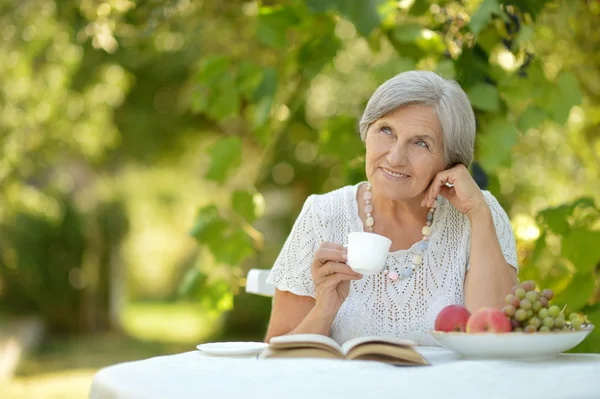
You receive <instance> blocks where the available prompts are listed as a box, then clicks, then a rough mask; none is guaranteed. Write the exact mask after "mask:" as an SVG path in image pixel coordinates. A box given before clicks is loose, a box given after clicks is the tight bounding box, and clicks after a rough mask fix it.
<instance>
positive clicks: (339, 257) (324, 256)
mask: <svg viewBox="0 0 600 399" xmlns="http://www.w3.org/2000/svg"><path fill="white" fill-rule="evenodd" d="M346 254H347V252H346V248H344V247H342V246H341V245H340V246H339V247H338V248H319V249H318V250H317V253H316V259H317V260H318V262H319V263H320V264H321V265H324V264H325V263H327V262H330V261H334V262H340V263H344V262H346V261H347V260H348V256H347V255H346Z"/></svg>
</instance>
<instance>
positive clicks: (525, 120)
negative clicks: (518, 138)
mask: <svg viewBox="0 0 600 399" xmlns="http://www.w3.org/2000/svg"><path fill="white" fill-rule="evenodd" d="M545 120H546V113H545V112H544V110H542V109H541V108H539V107H536V106H534V105H532V106H530V107H528V108H527V109H526V110H525V112H523V114H521V116H520V117H519V129H520V130H521V131H523V132H526V131H527V130H529V129H533V128H536V127H539V126H540V125H541V124H542V123H543V122H544V121H545Z"/></svg>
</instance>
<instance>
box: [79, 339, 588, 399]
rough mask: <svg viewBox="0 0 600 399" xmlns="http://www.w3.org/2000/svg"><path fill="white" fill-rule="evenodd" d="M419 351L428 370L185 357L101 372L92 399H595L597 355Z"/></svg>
mask: <svg viewBox="0 0 600 399" xmlns="http://www.w3.org/2000/svg"><path fill="white" fill-rule="evenodd" d="M419 350H420V351H421V353H423V354H424V355H425V357H426V358H427V359H428V360H429V361H430V362H431V363H432V366H424V367H410V368H409V367H394V366H389V365H386V364H381V363H375V362H363V361H344V360H320V359H270V360H257V359H256V358H253V357H246V358H224V357H210V356H207V355H205V354H203V353H201V352H199V351H194V352H186V353H182V354H179V355H173V356H162V357H155V358H151V359H147V360H142V361H136V362H130V363H123V364H118V365H115V366H111V367H107V368H105V369H102V370H100V371H99V372H98V373H97V374H96V376H95V377H94V381H93V384H92V388H91V392H90V398H92V399H117V398H118V399H125V398H148V399H153V398H157V399H158V398H160V399H186V398H211V399H213V398H214V399H221V398H226V399H229V398H261V399H262V398H265V399H267V398H273V399H288V398H303V399H309V398H310V399H312V398H328V399H329V398H344V399H348V398H365V399H366V398H378V399H387V398H405V399H410V398H419V399H423V398H461V399H468V398H478V399H479V398H486V399H494V398H502V399H518V398H523V399H534V398H540V399H551V398H557V399H558V398H560V399H564V398H578V399H581V398H590V399H591V398H594V399H598V398H600V355H591V354H589V355H587V354H561V355H560V356H559V357H557V358H555V359H553V360H546V361H539V362H519V361H506V360H464V359H458V358H457V357H455V356H454V355H453V354H452V353H451V352H448V351H446V350H443V349H440V348H419Z"/></svg>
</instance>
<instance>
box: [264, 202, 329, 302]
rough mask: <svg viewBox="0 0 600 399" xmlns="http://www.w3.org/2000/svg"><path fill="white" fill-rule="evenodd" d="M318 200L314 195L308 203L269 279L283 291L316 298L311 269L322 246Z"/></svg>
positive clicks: (305, 204)
mask: <svg viewBox="0 0 600 399" xmlns="http://www.w3.org/2000/svg"><path fill="white" fill-rule="evenodd" d="M314 200H315V196H314V195H311V196H309V197H308V198H307V200H306V201H305V202H304V205H303V207H302V211H300V215H298V218H297V219H296V222H295V223H294V226H293V227H292V231H291V233H290V235H289V236H288V238H287V240H286V241H285V243H284V245H283V248H282V249H281V252H280V253H279V256H278V257H277V260H276V261H275V264H274V265H273V268H272V270H271V273H270V274H269V277H268V278H267V283H269V284H273V285H275V286H276V287H277V289H279V290H281V291H289V292H291V293H293V294H296V295H301V296H311V297H313V298H314V297H315V285H314V282H313V280H312V276H311V270H310V268H311V265H312V262H313V258H314V254H315V252H316V250H317V248H318V247H319V244H320V239H319V236H318V232H317V231H316V229H315V226H316V225H315V218H316V215H315V211H314V209H313V207H314V205H313V203H314Z"/></svg>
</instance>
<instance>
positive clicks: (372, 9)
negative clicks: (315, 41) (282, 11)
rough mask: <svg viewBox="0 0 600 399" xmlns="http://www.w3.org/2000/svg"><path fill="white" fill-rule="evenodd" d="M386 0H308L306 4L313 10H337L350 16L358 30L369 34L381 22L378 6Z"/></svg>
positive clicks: (347, 16) (362, 33)
mask: <svg viewBox="0 0 600 399" xmlns="http://www.w3.org/2000/svg"><path fill="white" fill-rule="evenodd" d="M385 1H386V0H328V1H323V0H307V1H306V4H307V5H308V7H309V9H310V10H311V11H313V12H325V11H329V10H332V11H336V12H338V13H340V14H341V15H343V16H345V17H346V18H348V19H349V20H350V21H351V22H352V23H353V24H354V25H355V26H356V30H357V31H358V32H359V33H360V34H361V35H363V36H368V35H369V34H370V33H371V31H372V30H373V29H375V28H377V27H378V26H379V24H380V22H381V19H380V16H379V14H378V12H377V9H378V7H379V6H380V5H381V4H383V3H384V2H385Z"/></svg>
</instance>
